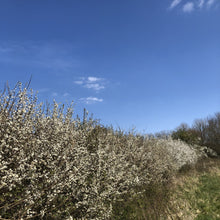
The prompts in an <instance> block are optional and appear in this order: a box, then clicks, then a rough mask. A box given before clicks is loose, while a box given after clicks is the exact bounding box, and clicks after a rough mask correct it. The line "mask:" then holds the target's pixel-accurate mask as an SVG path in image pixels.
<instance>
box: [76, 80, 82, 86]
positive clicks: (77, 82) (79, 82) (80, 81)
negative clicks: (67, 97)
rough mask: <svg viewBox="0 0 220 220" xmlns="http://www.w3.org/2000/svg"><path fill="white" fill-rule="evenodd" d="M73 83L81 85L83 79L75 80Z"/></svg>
mask: <svg viewBox="0 0 220 220" xmlns="http://www.w3.org/2000/svg"><path fill="white" fill-rule="evenodd" d="M74 83H75V84H77V85H82V84H83V81H82V80H77V81H74Z"/></svg>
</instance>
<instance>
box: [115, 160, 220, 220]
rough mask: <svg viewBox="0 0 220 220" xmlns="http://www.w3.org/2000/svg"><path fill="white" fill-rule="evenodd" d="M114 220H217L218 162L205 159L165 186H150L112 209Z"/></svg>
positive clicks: (219, 199) (219, 214)
mask: <svg viewBox="0 0 220 220" xmlns="http://www.w3.org/2000/svg"><path fill="white" fill-rule="evenodd" d="M113 210H114V215H113V219H118V220H119V219H183V220H185V219H187V220H190V219H196V220H212V219H213V220H214V219H216V220H217V219H220V160H219V159H205V160H202V161H199V162H198V163H197V164H196V166H195V167H193V168H192V167H191V168H189V167H186V168H185V170H181V172H180V173H179V174H177V176H175V177H174V179H173V181H172V182H171V183H170V182H169V183H167V184H165V185H161V184H159V185H157V184H152V185H150V186H147V187H145V192H144V193H142V194H140V195H138V196H136V197H133V198H132V197H130V196H129V195H128V196H127V197H125V198H124V199H123V201H122V202H118V203H117V204H115V206H114V209H113Z"/></svg>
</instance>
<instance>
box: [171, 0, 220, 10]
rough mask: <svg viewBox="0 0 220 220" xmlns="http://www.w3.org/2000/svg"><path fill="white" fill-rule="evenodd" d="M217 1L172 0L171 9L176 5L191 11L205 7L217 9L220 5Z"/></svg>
mask: <svg viewBox="0 0 220 220" xmlns="http://www.w3.org/2000/svg"><path fill="white" fill-rule="evenodd" d="M217 2H218V1H217V0H188V1H185V2H184V1H182V0H172V2H171V4H170V6H169V9H170V10H172V9H174V8H175V7H176V6H178V5H180V6H181V8H182V11H183V12H185V13H190V12H193V11H195V10H200V11H201V10H202V9H204V8H205V7H206V8H208V9H211V8H212V9H217V8H218V6H220V4H217ZM215 6H216V7H215Z"/></svg>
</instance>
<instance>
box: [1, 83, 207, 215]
mask: <svg viewBox="0 0 220 220" xmlns="http://www.w3.org/2000/svg"><path fill="white" fill-rule="evenodd" d="M204 156H206V154H205V153H204V152H203V151H201V150H200V149H199V148H198V147H194V146H192V145H188V144H186V143H184V142H182V141H180V140H173V139H171V138H154V137H152V138H149V137H147V136H146V137H144V136H140V135H137V134H135V133H133V132H127V133H126V132H123V131H120V130H119V131H118V130H113V129H112V128H111V127H104V126H102V125H101V124H99V123H98V122H97V121H96V120H94V119H93V118H91V117H88V114H87V113H86V111H85V112H84V117H83V119H82V120H81V119H80V118H79V117H76V118H74V117H73V108H72V105H70V106H68V107H65V106H64V105H62V106H59V105H58V104H57V103H56V102H55V101H54V103H53V105H52V106H50V105H44V104H42V103H38V100H37V96H36V95H34V94H33V91H32V90H30V89H28V86H26V87H22V84H21V83H18V84H17V85H16V86H15V88H14V89H12V90H11V89H10V88H9V87H8V86H7V87H6V88H5V89H4V91H3V92H2V93H1V95H0V219H126V218H127V219H129V218H130V219H134V218H137V219H143V217H144V218H151V219H154V218H155V219H158V218H160V217H161V216H164V215H165V214H166V213H168V212H170V211H169V209H168V208H167V206H166V204H168V199H169V198H170V191H169V189H170V188H171V187H170V185H169V184H172V179H173V177H174V176H175V175H176V173H178V172H179V171H181V170H183V169H186V167H191V166H193V165H195V164H196V163H197V161H198V160H199V159H200V158H202V157H204ZM204 181H205V180H204ZM161 198H162V199H161ZM125 200H126V201H125ZM134 202H135V204H138V206H137V205H134ZM158 204H160V205H158ZM118 207H121V208H120V209H118ZM130 207H132V208H131V209H130ZM128 209H129V210H130V211H126V210H128ZM140 210H142V213H143V215H140V214H138V215H137V213H138V212H139V211H140Z"/></svg>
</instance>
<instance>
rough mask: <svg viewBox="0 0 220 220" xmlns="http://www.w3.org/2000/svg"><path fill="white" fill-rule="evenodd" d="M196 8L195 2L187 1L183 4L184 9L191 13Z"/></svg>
mask: <svg viewBox="0 0 220 220" xmlns="http://www.w3.org/2000/svg"><path fill="white" fill-rule="evenodd" d="M193 10H194V3H193V2H187V3H186V4H185V5H184V6H183V11H184V12H186V13H190V12H192V11H193Z"/></svg>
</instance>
